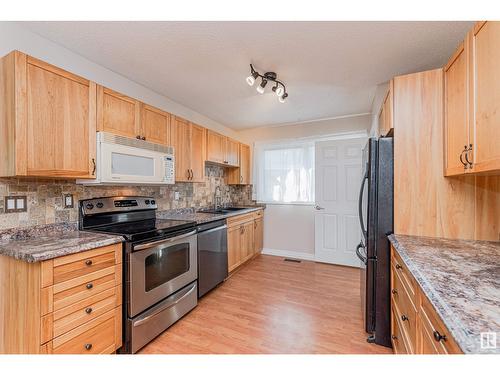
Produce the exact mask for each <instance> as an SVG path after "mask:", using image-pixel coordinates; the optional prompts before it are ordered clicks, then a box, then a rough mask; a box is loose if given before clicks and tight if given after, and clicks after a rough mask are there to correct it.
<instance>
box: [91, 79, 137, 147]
mask: <svg viewBox="0 0 500 375" xmlns="http://www.w3.org/2000/svg"><path fill="white" fill-rule="evenodd" d="M140 110H141V106H140V102H139V101H138V100H136V99H133V98H130V97H128V96H125V95H122V94H120V93H118V92H116V91H113V90H110V89H108V88H106V87H102V86H98V88H97V130H99V131H104V132H108V133H113V134H116V135H121V136H123V137H130V138H136V137H138V136H140V133H141V125H140V121H141V120H140Z"/></svg>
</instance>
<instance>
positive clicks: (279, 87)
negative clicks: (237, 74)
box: [246, 64, 288, 103]
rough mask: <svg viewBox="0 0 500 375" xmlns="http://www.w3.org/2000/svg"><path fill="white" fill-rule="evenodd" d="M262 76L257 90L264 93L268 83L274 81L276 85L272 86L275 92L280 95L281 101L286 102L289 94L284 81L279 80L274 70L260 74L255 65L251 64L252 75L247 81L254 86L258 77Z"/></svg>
mask: <svg viewBox="0 0 500 375" xmlns="http://www.w3.org/2000/svg"><path fill="white" fill-rule="evenodd" d="M259 77H260V78H261V82H260V85H259V86H257V92H258V93H259V94H263V93H264V91H265V88H266V85H267V83H268V82H269V81H271V82H274V86H273V87H272V90H273V92H275V93H276V95H278V100H279V102H280V103H284V102H285V99H286V98H287V97H288V94H287V92H286V87H285V84H284V83H283V82H281V81H280V80H278V78H277V77H278V76H277V74H276V73H274V72H266V73H264V74H260V73H259V72H257V71H256V70H255V69H254V67H253V65H252V64H250V75H249V76H248V77H247V79H246V81H247V83H248V84H249V85H250V86H253V85H254V84H255V80H256V79H257V78H259Z"/></svg>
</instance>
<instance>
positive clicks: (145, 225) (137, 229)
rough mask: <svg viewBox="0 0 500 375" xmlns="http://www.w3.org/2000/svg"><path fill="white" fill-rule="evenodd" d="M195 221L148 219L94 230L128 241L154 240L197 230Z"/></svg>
mask: <svg viewBox="0 0 500 375" xmlns="http://www.w3.org/2000/svg"><path fill="white" fill-rule="evenodd" d="M195 227H196V222H195V221H186V220H171V219H147V220H140V221H131V222H126V223H118V224H110V225H105V226H101V227H99V228H94V230H95V231H98V232H105V233H109V234H117V235H120V236H123V237H125V238H126V239H127V240H128V241H137V240H143V239H152V238H156V237H165V236H168V235H169V234H172V233H175V232H178V231H182V230H187V229H190V228H193V229H194V228H195Z"/></svg>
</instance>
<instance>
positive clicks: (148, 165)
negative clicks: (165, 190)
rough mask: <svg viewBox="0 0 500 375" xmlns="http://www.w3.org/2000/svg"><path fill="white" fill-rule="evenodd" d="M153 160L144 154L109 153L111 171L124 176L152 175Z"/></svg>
mask: <svg viewBox="0 0 500 375" xmlns="http://www.w3.org/2000/svg"><path fill="white" fill-rule="evenodd" d="M154 169H155V160H154V159H153V158H148V157H145V156H137V155H127V154H120V153H119V152H113V153H112V154H111V173H112V174H121V175H126V176H153V175H154Z"/></svg>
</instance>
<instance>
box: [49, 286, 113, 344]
mask: <svg viewBox="0 0 500 375" xmlns="http://www.w3.org/2000/svg"><path fill="white" fill-rule="evenodd" d="M117 289H118V291H117ZM120 304H121V285H118V286H116V287H115V288H112V289H107V290H105V291H103V292H100V293H97V294H96V295H93V296H91V297H89V298H86V299H84V300H82V301H79V302H77V303H74V304H73V305H70V306H68V307H65V308H63V309H59V310H57V311H55V312H54V313H53V321H54V323H53V337H58V336H60V335H62V334H64V333H66V332H68V331H70V330H72V329H74V328H76V327H78V326H80V325H82V324H84V323H87V322H89V321H91V320H92V319H94V318H96V317H98V316H100V315H102V314H104V313H106V312H108V311H111V310H113V309H114V308H115V307H117V306H119V305H120Z"/></svg>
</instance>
